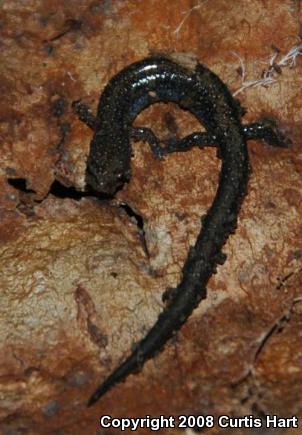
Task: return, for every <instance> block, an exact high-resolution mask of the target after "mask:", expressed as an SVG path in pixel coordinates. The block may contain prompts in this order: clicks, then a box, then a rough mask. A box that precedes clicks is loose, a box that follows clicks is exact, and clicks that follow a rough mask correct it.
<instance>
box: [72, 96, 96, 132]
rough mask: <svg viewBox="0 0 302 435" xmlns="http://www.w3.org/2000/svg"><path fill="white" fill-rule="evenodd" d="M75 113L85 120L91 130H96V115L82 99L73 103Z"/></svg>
mask: <svg viewBox="0 0 302 435" xmlns="http://www.w3.org/2000/svg"><path fill="white" fill-rule="evenodd" d="M71 107H72V109H73V111H74V113H75V114H76V115H78V118H79V119H80V120H81V121H82V122H84V124H86V125H87V126H88V127H90V128H91V130H93V131H94V130H95V126H96V117H95V116H94V114H93V113H92V112H91V110H90V109H89V108H88V107H87V106H86V104H84V103H82V102H81V101H80V100H78V101H73V103H72V105H71Z"/></svg>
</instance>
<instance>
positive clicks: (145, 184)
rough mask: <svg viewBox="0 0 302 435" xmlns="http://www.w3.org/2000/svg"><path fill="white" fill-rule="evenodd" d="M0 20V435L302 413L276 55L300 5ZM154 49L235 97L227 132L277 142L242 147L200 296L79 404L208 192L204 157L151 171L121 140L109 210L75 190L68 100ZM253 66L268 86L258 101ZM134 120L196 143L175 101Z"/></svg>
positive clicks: (104, 10) (291, 118)
mask: <svg viewBox="0 0 302 435" xmlns="http://www.w3.org/2000/svg"><path fill="white" fill-rule="evenodd" d="M0 7H1V27H0V34H1V51H0V57H1V61H0V63H1V70H0V74H1V81H0V86H1V95H2V98H1V101H0V138H1V151H0V161H1V165H0V168H1V169H0V184H1V189H0V241H1V246H0V263H1V266H0V271H1V272H0V289H1V293H0V325H1V327H0V374H1V375H0V376H1V377H0V397H1V401H0V429H1V430H0V431H1V433H3V434H5V435H15V434H21V433H27V434H30V435H32V434H35V435H36V434H39V435H40V434H57V435H59V434H60V435H63V434H75V435H77V434H83V433H85V434H95V433H97V430H98V422H99V417H100V415H106V414H110V415H112V416H114V417H119V416H123V417H144V416H146V415H151V416H152V417H155V416H158V415H160V414H165V415H174V416H177V415H179V414H187V415H189V414H193V415H198V414H211V415H215V416H216V417H217V416H219V415H226V414H227V415H232V416H243V415H253V416H254V417H255V418H256V417H257V418H262V417H263V416H264V415H265V414H278V415H279V416H280V417H291V416H292V415H298V416H300V417H302V415H301V409H302V398H301V388H302V334H301V326H302V317H301V314H302V238H301V233H302V225H301V217H302V206H301V204H302V201H301V199H302V177H301V175H302V151H301V150H302V147H301V133H302V122H301V119H302V94H301V91H300V90H301V83H300V81H301V80H300V75H301V68H302V57H299V56H297V58H295V57H294V54H292V55H291V57H290V55H287V54H288V53H289V52H290V50H291V49H292V47H294V46H297V45H299V44H301V39H300V37H299V34H300V35H301V25H300V23H301V10H300V2H299V1H293V0H285V1H284V0H267V1H258V0H257V1H256V0H247V1H245V2H244V5H243V2H241V1H239V0H235V1H233V2H232V7H230V2H229V1H228V0H215V1H207V0H205V1H202V0H196V1H194V2H193V1H191V0H175V1H174V2H171V1H169V0H160V1H159V0H148V1H142V0H139V1H133V0H125V1H121V0H115V1H110V0H97V1H93V0H77V1H75V0H72V1H58V0H43V1H42V0H30V1H20V0H3V1H2V2H1V6H0ZM277 48H278V50H277ZM153 52H184V53H189V54H191V55H193V56H195V57H196V58H197V59H199V61H201V62H203V63H204V64H206V65H208V66H209V67H210V68H211V69H212V70H213V71H214V72H216V73H217V74H218V75H219V76H220V77H221V79H222V80H223V81H224V82H225V83H226V84H227V85H228V86H229V88H230V89H231V90H232V91H233V92H234V93H237V95H236V97H237V98H238V99H239V100H240V102H241V104H242V105H243V106H244V107H245V108H246V109H247V113H246V115H245V117H244V120H243V121H244V122H250V121H254V120H256V119H258V118H259V117H261V116H271V117H275V118H277V119H278V120H279V122H280V125H281V127H282V128H283V129H284V132H285V134H287V135H288V136H289V137H290V138H291V140H292V142H293V146H292V147H291V148H290V149H274V148H271V147H269V146H267V145H264V144H261V143H257V142H254V141H251V142H249V152H250V158H251V165H252V168H253V171H252V174H251V177H250V182H249V192H248V195H247V197H246V198H245V201H244V203H243V206H242V209H241V212H240V217H239V222H238V228H237V230H236V233H235V234H234V235H232V236H231V237H230V238H229V239H228V241H227V243H226V245H225V247H224V252H225V253H226V254H227V261H226V262H225V264H224V265H223V266H219V267H218V271H217V274H216V275H214V276H213V277H212V278H211V280H210V282H209V285H208V298H207V299H206V300H205V301H203V302H202V304H201V305H200V306H199V307H198V308H197V309H196V310H195V311H194V313H193V315H192V316H191V317H190V319H189V321H188V322H187V323H186V324H185V325H184V326H183V328H182V329H181V331H180V332H179V333H178V334H177V336H176V337H175V339H173V340H171V342H170V343H169V344H168V345H167V346H166V347H165V350H164V351H163V352H162V353H161V354H159V355H158V357H156V359H154V360H152V361H149V362H148V363H147V364H146V365H145V367H144V369H143V371H142V372H141V373H140V374H138V375H135V376H130V377H129V378H128V379H127V381H126V382H125V383H123V384H120V385H118V386H116V387H115V388H114V389H112V390H111V391H110V392H109V393H108V394H107V395H106V396H105V397H104V398H103V399H102V400H101V401H100V402H98V403H97V405H96V406H95V407H92V408H89V409H87V408H86V402H87V399H88V398H89V396H90V394H91V393H92V392H93V391H94V389H95V387H96V386H97V385H98V384H99V383H100V381H101V380H103V379H105V377H106V376H107V375H108V374H109V373H110V372H111V370H112V369H113V368H114V367H116V365H117V364H118V363H119V362H120V361H122V360H123V358H124V357H125V356H126V355H128V353H129V351H130V349H131V347H132V346H133V345H134V344H135V342H136V341H137V340H139V338H141V337H142V336H143V335H144V334H145V333H146V331H147V330H148V328H150V326H151V325H152V324H153V323H154V321H155V320H156V318H157V316H158V314H159V312H160V311H161V310H162V307H163V305H162V302H161V296H162V293H163V291H164V290H165V289H166V288H167V287H170V286H175V285H177V283H178V282H179V280H180V278H181V275H180V272H181V268H182V265H183V262H184V260H185V258H186V255H187V252H188V249H189V246H190V244H193V242H194V240H195V237H196V235H197V234H198V232H199V230H200V217H201V216H202V215H204V214H205V213H206V211H207V208H208V207H209V205H210V204H211V201H212V198H213V195H214V193H215V190H216V186H217V180H218V174H219V160H218V159H217V158H216V153H215V151H214V150H210V149H208V150H198V149H193V150H191V151H190V152H187V153H175V154H172V155H169V156H168V157H167V158H166V159H165V160H164V161H157V160H155V159H154V158H153V156H152V155H151V153H150V150H149V148H148V146H147V144H145V143H139V144H133V152H134V157H133V159H132V178H131V182H130V183H129V184H128V185H126V186H125V187H124V189H123V190H122V191H120V192H119V193H118V195H117V196H116V198H115V199H114V200H113V201H111V202H106V201H100V200H99V199H97V198H94V197H93V195H92V193H89V192H84V190H85V168H86V157H87V154H88V150H89V143H90V140H91V135H92V133H91V131H90V130H89V129H88V127H86V126H85V125H84V124H83V123H82V122H81V121H79V119H78V118H77V117H76V116H75V114H74V113H73V111H72V108H71V104H72V102H73V101H77V100H82V101H83V102H85V103H86V104H87V105H88V106H89V107H91V109H92V111H95V110H96V106H97V103H98V99H99V96H100V92H101V90H102V89H103V88H104V86H105V85H106V83H107V81H108V80H109V78H110V77H112V76H113V75H114V74H115V73H116V72H118V71H119V70H120V69H121V68H123V67H124V66H126V65H128V64H130V63H131V62H133V61H135V60H139V59H141V58H143V57H145V56H147V55H148V54H149V53H153ZM274 56H276V57H275V58H274V62H270V60H271V59H272V58H273V57H274ZM293 60H295V62H293ZM241 62H242V63H241ZM270 65H271V68H270ZM272 65H273V66H274V67H272ZM269 68H270V69H269ZM268 69H269V74H270V77H273V78H274V79H275V82H274V83H268V84H267V86H266V87H264V86H261V83H262V82H260V80H262V79H263V77H264V75H263V71H267V70H268ZM251 81H254V82H256V81H257V83H255V84H254V85H253V86H251V83H250V82H251ZM239 91H240V92H239ZM135 123H136V125H141V126H147V127H152V129H153V130H154V131H155V133H156V134H157V135H158V136H159V137H161V138H168V137H174V136H178V137H182V136H184V135H185V134H188V133H190V132H192V131H194V130H198V129H200V126H199V124H198V123H197V121H196V120H195V119H194V118H193V117H191V116H189V115H188V114H187V113H184V112H183V111H181V110H180V109H179V108H178V107H176V106H175V105H173V104H168V105H164V104H157V105H154V106H153V107H150V108H149V109H147V110H146V111H144V112H143V113H142V114H140V115H139V117H138V118H137V120H136V121H135ZM124 204H127V206H125V205H124ZM142 224H143V230H142ZM301 424H302V423H301ZM144 432H146V433H147V432H149V431H148V430H143V429H141V430H140V431H139V433H144ZM270 432H271V431H269V432H266V431H265V430H264V429H263V428H262V429H260V430H259V432H257V430H256V429H254V430H251V433H259V434H260V433H261V434H264V433H270ZM278 432H279V433H280V434H281V433H282V434H284V433H288V434H290V433H292V432H291V431H287V432H286V431H284V430H283V429H280V430H279V431H278ZM99 433H100V434H101V433H102V434H104V433H106V432H104V431H100V432H99ZM110 433H112V431H111V432H110ZM113 433H120V432H119V431H115V430H113ZM162 433H167V434H169V433H171V430H163V432H162ZM173 433H175V434H176V433H178V431H177V430H176V429H175V430H174V431H173ZM182 433H183V432H182ZM185 433H186V434H187V435H190V434H191V433H193V432H192V429H188V430H187V431H186V432H185ZM207 433H209V434H224V433H226V430H225V429H222V428H219V427H218V426H217V425H215V427H214V428H213V429H209V430H208V431H207ZM227 433H236V435H240V434H241V430H240V429H238V430H237V429H231V430H229V431H227ZM242 433H243V432H242ZM244 433H248V431H244ZM274 433H275V434H277V431H275V432H274ZM294 433H295V432H294Z"/></svg>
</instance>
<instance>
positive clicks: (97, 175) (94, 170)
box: [86, 156, 131, 196]
mask: <svg viewBox="0 0 302 435" xmlns="http://www.w3.org/2000/svg"><path fill="white" fill-rule="evenodd" d="M103 163H104V162H103ZM130 175H131V173H130V168H128V169H126V170H125V165H124V164H123V165H120V164H119V162H117V161H114V164H113V163H112V165H111V166H110V167H109V168H107V167H106V166H105V165H104V164H96V162H95V160H94V159H92V158H91V156H89V158H88V165H87V172H86V184H88V185H89V186H91V187H92V188H93V189H94V190H96V191H97V192H101V193H104V194H106V195H109V196H113V195H114V194H115V192H116V191H117V190H119V189H120V188H121V187H122V186H123V184H124V183H126V182H128V181H129V179H130Z"/></svg>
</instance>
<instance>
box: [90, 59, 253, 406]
mask: <svg viewBox="0 0 302 435" xmlns="http://www.w3.org/2000/svg"><path fill="white" fill-rule="evenodd" d="M158 101H164V102H168V101H172V102H175V103H177V104H178V105H179V106H180V107H181V108H183V109H186V110H188V111H190V112H191V113H193V114H194V115H195V116H196V117H197V119H198V120H199V121H200V122H201V123H202V124H203V126H204V127H205V128H206V130H207V133H206V134H205V136H206V137H207V141H208V142H209V137H210V138H212V139H213V140H215V144H216V146H218V147H219V151H220V153H219V155H220V157H221V159H222V166H221V172H220V178H219V185H218V189H217V193H216V195H215V198H214V201H213V204H212V206H211V207H210V208H209V210H208V212H207V214H206V216H205V217H204V218H203V219H202V229H201V231H200V234H199V235H198V237H197V240H196V243H195V245H194V246H192V247H191V248H190V250H189V253H188V257H187V259H186V261H185V264H184V266H183V269H182V279H181V281H180V283H179V285H178V286H177V287H176V288H175V289H170V291H169V292H168V293H169V295H168V299H169V304H167V306H166V308H165V309H164V311H163V312H162V313H161V314H160V315H159V317H158V320H157V322H156V323H155V325H154V326H153V327H152V328H151V330H150V331H149V332H148V333H147V335H146V336H145V337H144V338H143V340H142V341H140V342H139V343H138V344H137V346H136V349H135V350H134V351H133V352H132V353H131V354H130V355H129V357H128V358H127V359H126V360H125V361H124V362H123V363H122V364H121V365H120V366H119V367H117V369H116V370H115V371H114V372H113V373H112V374H110V375H109V377H108V378H107V379H106V380H105V381H104V383H103V384H102V385H101V386H100V387H99V388H98V389H97V390H96V391H95V393H94V394H93V396H92V397H91V398H90V400H89V403H88V405H92V404H93V403H95V402H96V401H97V400H98V399H99V397H101V396H102V395H103V394H104V393H105V392H106V391H108V390H109V389H110V388H111V387H112V386H113V385H114V384H116V383H118V382H121V381H123V380H124V379H125V378H126V377H127V376H128V375H129V374H130V373H133V372H136V371H137V370H138V369H140V368H141V367H142V366H143V364H144V362H145V361H146V360H148V359H150V358H152V357H153V356H154V355H155V354H156V353H157V352H158V351H159V350H161V349H162V347H163V346H164V344H165V343H166V342H167V340H169V338H170V337H171V336H172V335H173V333H174V331H177V330H178V329H180V327H181V325H182V324H183V323H184V322H185V321H186V320H187V318H188V317H189V316H190V314H191V313H192V311H193V310H194V308H195V307H196V306H197V305H198V304H199V302H200V301H201V300H202V299H204V298H205V297H206V285H207V282H208V280H209V278H210V277H211V275H212V274H213V273H214V271H215V269H216V266H217V264H222V263H223V262H224V260H225V256H224V254H222V252H221V249H222V247H223V245H224V243H225V241H226V239H227V237H228V236H229V234H230V233H231V232H233V231H234V230H235V228H236V223H237V216H238V212H239V208H240V204H241V201H242V199H243V197H244V195H245V193H246V189H247V182H248V174H249V161H248V153H247V146H246V137H245V136H247V137H248V138H251V137H252V136H253V132H252V130H248V128H247V129H246V132H247V134H246V135H245V132H244V130H243V127H242V126H241V123H240V115H241V114H242V111H241V110H240V106H239V105H238V102H236V101H235V100H234V99H233V97H232V96H231V94H230V92H229V90H228V88H227V87H226V86H225V85H224V83H223V82H222V81H221V80H220V79H219V78H218V77H217V76H216V75H215V74H214V73H212V72H211V71H210V70H208V69H207V68H206V67H204V66H202V65H199V64H198V65H197V66H196V68H195V69H187V68H185V67H184V66H181V65H180V64H178V63H176V62H174V61H172V60H170V59H167V58H161V57H152V58H148V59H145V60H142V61H140V62H137V63H134V64H132V65H130V66H129V67H127V68H125V69H124V70H122V71H121V72H120V73H118V74H117V75H116V76H115V77H114V78H113V79H112V80H111V81H110V82H109V84H108V85H107V86H106V88H105V90H104V92H103V94H102V96H101V99H100V103H99V107H98V113H97V118H96V121H95V133H94V137H93V140H92V143H91V150H90V155H89V159H88V175H87V178H88V180H89V183H90V184H91V185H92V186H93V187H94V188H95V189H96V190H99V191H101V192H105V193H107V194H110V195H112V194H114V192H115V191H116V190H117V189H118V188H119V187H120V186H121V185H122V183H123V182H125V181H128V180H129V178H130V158H131V147H130V143H129V138H130V135H131V129H132V122H133V120H134V119H135V117H136V116H137V114H138V113H140V112H141V111H142V110H143V109H145V108H146V107H148V106H149V105H150V104H152V103H155V102H158ZM255 125H256V124H255ZM260 130H261V129H260ZM260 130H259V125H256V130H255V131H256V132H257V133H258V136H261V134H260V133H259V131H260ZM197 136H198V134H197ZM201 136H202V134H201V135H200V137H201ZM191 146H192V145H191ZM188 148H190V147H188ZM175 149H177V147H176V148H175ZM182 149H183V148H182ZM169 152H171V150H170V151H169ZM188 177H190V174H188Z"/></svg>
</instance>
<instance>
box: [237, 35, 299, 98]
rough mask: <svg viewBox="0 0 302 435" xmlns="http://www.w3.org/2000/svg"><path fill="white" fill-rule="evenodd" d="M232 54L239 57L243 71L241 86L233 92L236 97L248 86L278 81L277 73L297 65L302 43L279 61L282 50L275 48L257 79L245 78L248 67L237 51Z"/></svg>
mask: <svg viewBox="0 0 302 435" xmlns="http://www.w3.org/2000/svg"><path fill="white" fill-rule="evenodd" d="M232 54H233V55H234V56H236V57H237V58H238V59H239V62H240V71H241V87H240V88H239V89H237V91H235V92H234V93H233V96H234V97H235V96H236V95H238V94H240V93H241V92H242V91H244V90H245V89H247V88H252V87H258V86H264V87H266V86H269V85H271V84H273V83H276V82H277V81H278V79H277V74H279V75H280V74H281V73H282V68H285V67H288V68H293V67H295V66H296V60H297V57H298V56H301V55H302V43H301V44H298V45H294V46H293V47H292V48H291V49H290V50H289V51H288V52H287V53H286V54H285V55H284V56H282V57H281V59H280V60H279V61H277V59H278V57H280V52H279V50H277V49H276V48H275V52H274V53H273V54H272V56H270V58H269V59H268V67H267V68H266V69H265V70H264V71H263V72H262V75H261V78H259V79H256V80H245V76H246V68H245V65H244V62H243V60H242V58H241V57H240V56H239V55H238V54H237V53H235V52H232Z"/></svg>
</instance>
